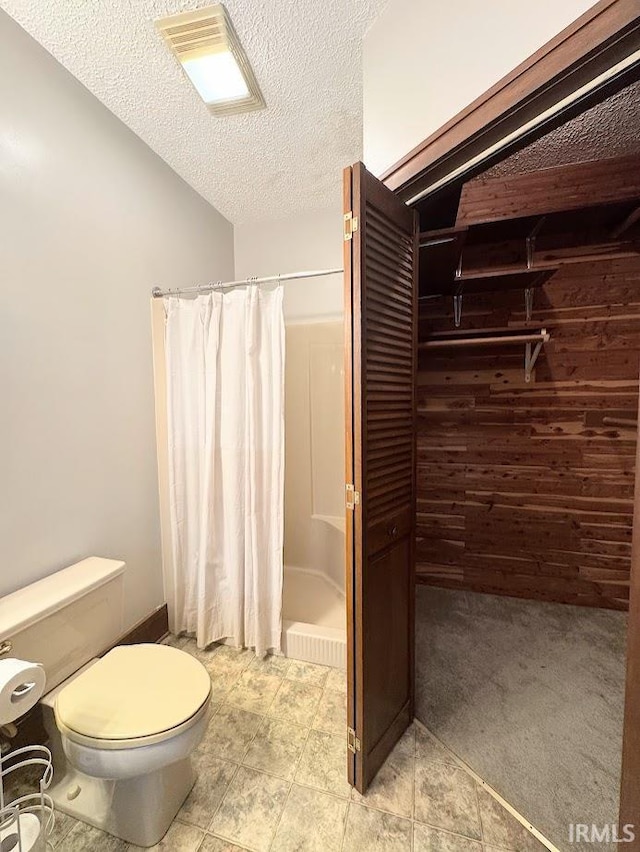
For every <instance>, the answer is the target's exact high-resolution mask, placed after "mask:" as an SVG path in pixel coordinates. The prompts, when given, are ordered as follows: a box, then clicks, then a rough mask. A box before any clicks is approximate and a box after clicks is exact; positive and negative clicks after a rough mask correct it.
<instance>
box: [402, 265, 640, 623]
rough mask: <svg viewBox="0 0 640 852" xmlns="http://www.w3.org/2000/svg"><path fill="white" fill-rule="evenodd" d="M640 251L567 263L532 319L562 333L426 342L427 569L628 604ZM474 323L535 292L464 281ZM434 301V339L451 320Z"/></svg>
mask: <svg viewBox="0 0 640 852" xmlns="http://www.w3.org/2000/svg"><path fill="white" fill-rule="evenodd" d="M639 285H640V260H639V259H636V258H633V259H625V260H615V261H606V262H599V263H582V264H574V265H569V266H566V267H564V268H562V269H560V270H559V271H558V272H556V273H555V275H554V276H553V277H552V278H551V279H550V280H549V281H547V282H546V284H544V285H543V286H542V287H541V288H539V289H536V291H535V297H534V306H533V314H532V320H531V323H530V324H529V325H530V326H531V327H536V328H537V329H539V328H541V327H546V328H547V330H548V331H549V332H550V333H551V338H552V339H551V341H550V342H549V343H548V344H546V346H545V347H544V348H543V351H542V352H541V354H540V357H539V359H538V362H537V365H536V368H535V372H534V375H533V377H532V381H531V384H526V383H525V381H524V369H523V362H524V351H523V350H524V347H523V346H520V345H515V346H513V345H511V346H508V347H504V348H502V347H501V348H499V349H497V348H493V349H487V348H477V349H475V348H474V349H454V350H446V351H442V350H440V351H438V352H434V351H433V350H428V351H427V352H422V353H421V355H420V361H419V371H418V438H417V440H418V507H417V555H416V559H417V565H416V571H417V580H418V582H422V583H427V584H432V585H436V586H440V587H442V586H444V587H450V588H459V589H466V590H472V591H478V592H489V593H493V594H508V595H515V596H519V597H526V598H531V599H538V600H547V601H557V602H564V603H573V604H582V605H589V606H599V607H610V608H614V609H626V608H627V605H628V583H629V571H630V556H631V528H632V512H633V489H634V462H635V444H636V432H635V428H629V427H624V426H619V425H607V424H605V422H604V418H616V419H619V418H622V419H627V420H631V421H635V419H636V414H637V408H638V369H639V361H640V358H639V350H640V301H639V300H638V296H637V294H638V293H640V286H639ZM463 308H464V309H463V317H462V325H461V328H460V331H463V330H465V329H478V328H483V327H484V328H491V327H499V326H506V325H513V326H514V327H516V328H522V326H523V324H524V319H525V314H524V298H523V292H522V290H511V291H506V292H490V293H484V294H476V295H472V294H469V295H465V297H464V306H463ZM452 328H453V315H452V304H451V298H450V297H448V298H442V299H438V300H431V301H427V302H423V303H422V305H421V314H420V339H424V337H425V335H426V334H428V333H431V332H433V331H440V330H451V329H452Z"/></svg>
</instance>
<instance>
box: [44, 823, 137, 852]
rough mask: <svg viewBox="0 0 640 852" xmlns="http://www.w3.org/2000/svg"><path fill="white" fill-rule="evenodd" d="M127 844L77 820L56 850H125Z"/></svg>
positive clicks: (66, 851) (122, 851) (83, 851)
mask: <svg viewBox="0 0 640 852" xmlns="http://www.w3.org/2000/svg"><path fill="white" fill-rule="evenodd" d="M128 848H129V847H128V844H127V843H125V842H124V840H118V838H117V837H113V836H112V835H111V834H105V832H104V831H99V830H98V829H97V828H93V826H91V825H87V824H86V823H84V822H77V823H76V824H75V825H74V826H73V828H72V829H71V831H70V832H69V833H68V834H67V836H66V837H65V838H64V840H63V841H62V842H61V843H60V844H59V845H58V846H56V852H58V850H59V852H127V850H128Z"/></svg>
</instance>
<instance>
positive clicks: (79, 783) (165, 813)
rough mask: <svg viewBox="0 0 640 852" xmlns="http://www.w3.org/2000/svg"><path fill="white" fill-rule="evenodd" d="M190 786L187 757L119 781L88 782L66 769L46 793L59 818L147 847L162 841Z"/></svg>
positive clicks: (192, 776) (189, 762)
mask: <svg viewBox="0 0 640 852" xmlns="http://www.w3.org/2000/svg"><path fill="white" fill-rule="evenodd" d="M194 783H195V773H194V771H193V767H192V765H191V760H190V758H186V759H185V760H180V761H178V762H177V763H173V764H171V765H170V766H164V767H162V769H158V770H156V771H155V772H150V773H149V774H148V775H143V776H140V777H137V778H128V779H125V780H122V781H106V780H104V779H101V778H91V777H90V776H88V775H85V774H84V773H83V772H80V771H78V770H77V769H74V768H73V767H71V766H70V765H69V764H67V765H66V767H65V772H64V773H63V774H62V775H61V777H59V778H57V779H56V778H55V776H54V784H53V785H52V786H51V788H50V789H49V790H48V791H47V792H48V793H49V795H50V796H51V798H52V799H53V803H54V805H55V807H56V808H57V809H58V810H60V811H62V812H63V813H66V814H69V816H72V817H75V818H76V819H79V820H81V821H82V822H86V823H89V825H93V826H95V827H96V828H99V829H101V830H102V831H106V832H107V833H108V834H113V835H114V836H115V837H119V838H120V839H121V840H125V841H126V842H127V843H133V844H135V845H136V846H146V847H148V846H154V845H155V844H156V843H158V842H159V841H160V840H161V839H162V837H164V835H165V834H166V832H167V830H168V829H169V826H170V825H171V823H172V822H173V820H174V817H175V816H176V814H177V813H178V811H179V810H180V807H181V806H182V803H183V802H184V800H185V799H186V798H187V796H188V795H189V792H190V791H191V788H192V787H193V785H194Z"/></svg>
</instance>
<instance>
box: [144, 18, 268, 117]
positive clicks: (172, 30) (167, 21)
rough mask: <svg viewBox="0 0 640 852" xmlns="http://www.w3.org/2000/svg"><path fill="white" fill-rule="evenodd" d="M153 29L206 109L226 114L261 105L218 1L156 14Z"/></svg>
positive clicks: (247, 65) (238, 43)
mask: <svg viewBox="0 0 640 852" xmlns="http://www.w3.org/2000/svg"><path fill="white" fill-rule="evenodd" d="M156 27H157V29H158V30H159V32H160V33H161V34H162V37H163V38H164V40H165V42H166V43H167V45H168V46H169V48H170V50H171V52H172V53H173V54H174V56H175V57H176V59H177V60H178V62H179V63H180V64H181V65H182V68H183V70H184V72H185V74H186V75H187V77H188V78H189V80H190V81H191V83H192V84H193V86H194V88H195V89H196V91H197V92H198V94H199V95H200V97H201V98H202V100H203V101H204V102H205V103H206V104H207V106H208V107H209V109H210V110H211V112H213V113H215V114H216V115H230V114H232V113H237V112H250V111H251V110H255V109H262V108H263V107H264V106H265V102H264V98H263V97H262V92H261V91H260V87H259V86H258V82H257V80H256V78H255V75H254V73H253V70H252V69H251V66H250V65H249V60H248V59H247V56H246V54H245V52H244V50H243V49H242V45H241V44H240V40H239V39H238V36H237V34H236V31H235V30H234V28H233V24H232V23H231V19H230V18H229V15H228V14H227V10H226V9H225V8H224V6H223V5H222V3H218V4H216V5H215V6H206V7H205V8H203V9H197V10H196V11H194V12H184V13H183V14H180V15H171V16H170V17H168V18H160V20H158V21H156Z"/></svg>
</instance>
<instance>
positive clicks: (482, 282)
mask: <svg viewBox="0 0 640 852" xmlns="http://www.w3.org/2000/svg"><path fill="white" fill-rule="evenodd" d="M638 253H640V154H632V155H629V156H626V157H618V158H612V159H606V160H597V161H595V162H590V163H578V164H572V165H567V166H557V167H555V168H551V169H544V170H542V171H538V172H531V173H527V174H521V175H514V176H506V177H503V176H496V177H489V178H485V179H481V180H475V181H471V182H469V183H468V184H466V185H465V186H464V187H463V189H462V194H461V198H460V203H459V206H458V214H457V218H456V223H455V226H454V227H453V228H448V229H438V230H435V231H425V232H423V233H421V235H420V295H421V296H430V295H436V294H437V295H447V294H452V293H456V292H459V291H462V292H463V293H465V294H467V293H477V292H486V291H492V290H504V289H524V288H526V287H539V286H541V285H542V284H544V283H545V282H546V281H547V280H548V279H549V278H550V277H551V276H552V275H553V273H554V272H557V271H558V269H560V268H561V267H562V266H565V265H567V264H574V263H589V262H594V261H598V260H616V259H620V258H625V257H634V256H636V255H637V254H638Z"/></svg>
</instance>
